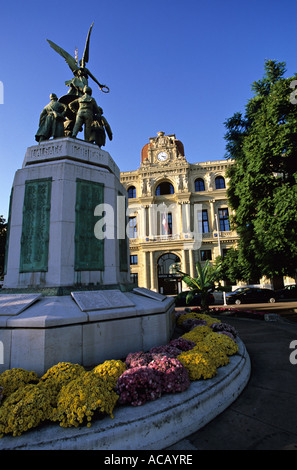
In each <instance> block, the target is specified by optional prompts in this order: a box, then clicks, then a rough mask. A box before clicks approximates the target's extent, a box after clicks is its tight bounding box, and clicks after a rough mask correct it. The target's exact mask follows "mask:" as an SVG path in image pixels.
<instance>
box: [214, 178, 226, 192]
mask: <svg viewBox="0 0 297 470" xmlns="http://www.w3.org/2000/svg"><path fill="white" fill-rule="evenodd" d="M215 182H216V189H224V188H225V187H226V186H225V179H224V178H223V176H217V177H216V180H215Z"/></svg>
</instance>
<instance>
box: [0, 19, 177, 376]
mask: <svg viewBox="0 0 297 470" xmlns="http://www.w3.org/2000/svg"><path fill="white" fill-rule="evenodd" d="M92 26H93V25H92ZM92 26H91V27H90V29H89V32H88V35H87V39H86V45H85V49H84V53H83V57H82V59H81V60H80V61H79V62H78V59H77V57H75V58H74V57H72V56H71V55H70V54H68V53H67V52H66V51H65V50H64V49H62V48H61V47H59V46H57V45H56V44H55V43H53V42H52V41H49V40H48V43H49V44H50V46H51V47H52V48H53V49H54V50H55V51H56V52H57V53H58V54H59V55H60V56H62V57H63V58H64V59H65V60H66V63H67V64H68V66H69V67H70V69H71V71H72V74H73V77H72V78H71V79H70V80H68V81H66V82H65V85H66V86H67V87H68V90H66V93H65V95H64V96H61V97H59V98H58V97H57V95H56V94H55V93H54V92H53V91H52V90H49V95H50V101H49V103H48V104H47V105H45V106H44V103H43V106H44V108H43V109H42V106H41V109H42V111H41V114H40V117H39V123H38V117H36V128H37V130H36V135H35V140H36V141H37V144H36V145H33V146H30V147H28V148H27V150H26V152H25V158H24V161H23V165H22V168H21V169H19V170H17V171H16V174H15V178H14V182H13V187H12V191H11V197H10V209H9V218H8V236H7V247H6V262H5V277H4V284H3V289H2V292H1V295H0V322H1V323H0V341H1V344H2V345H3V361H2V364H0V372H3V371H4V370H6V369H11V368H14V367H20V368H24V369H29V370H34V371H36V373H38V374H43V373H44V372H45V371H46V370H47V369H48V368H49V367H51V366H52V365H54V364H56V363H58V362H60V361H69V362H77V363H80V364H81V365H83V366H91V365H93V364H96V363H99V362H101V361H104V360H107V359H112V358H114V357H123V356H125V355H126V354H127V353H129V352H130V351H131V348H133V349H135V350H137V349H139V350H147V349H149V348H151V347H153V346H155V345H160V344H163V343H164V342H165V343H166V342H167V341H168V340H169V339H170V337H171V334H172V329H173V326H174V305H173V300H172V299H170V298H168V297H165V296H162V295H160V294H158V293H156V292H152V291H148V290H147V289H142V288H138V287H136V286H135V285H133V284H132V283H131V282H130V272H129V261H128V260H129V243H128V239H127V233H126V223H127V219H126V208H127V193H126V190H125V188H124V187H123V186H122V184H121V183H120V170H119V167H118V165H117V164H116V163H115V162H114V160H113V159H112V157H111V156H110V154H109V153H108V152H106V151H104V150H102V148H101V147H102V146H104V145H105V141H106V136H108V138H109V139H110V140H112V130H111V127H110V125H109V123H108V121H107V119H106V118H105V116H104V114H103V110H102V108H101V107H100V105H99V104H98V102H97V97H95V96H96V93H93V89H94V87H93V89H92V88H91V83H90V82H91V81H92V86H93V84H95V86H96V88H97V86H98V87H99V89H100V90H101V91H102V92H107V93H108V92H109V88H108V87H107V86H106V85H102V84H101V83H99V82H98V81H97V79H96V78H95V77H94V76H93V75H92V73H91V72H90V71H89V69H88V68H87V67H86V64H87V63H88V61H89V48H90V35H91V30H92ZM90 79H91V80H90ZM53 85H54V84H53ZM80 132H83V138H81V137H80V134H79V133H80ZM107 208H109V209H110V208H111V209H112V210H110V211H108V210H107ZM107 213H108V216H107ZM110 214H111V215H112V216H111V215H110Z"/></svg>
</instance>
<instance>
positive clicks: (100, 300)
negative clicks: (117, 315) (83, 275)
mask: <svg viewBox="0 0 297 470" xmlns="http://www.w3.org/2000/svg"><path fill="white" fill-rule="evenodd" d="M71 295H72V298H73V299H74V300H75V302H76V303H77V305H78V306H79V308H80V309H81V311H82V312H90V311H94V310H105V309H111V308H125V307H135V304H134V303H133V302H132V300H130V299H129V298H128V297H127V296H126V295H125V294H124V293H123V292H121V291H120V290H106V291H95V292H94V291H88V292H86V291H84V292H71Z"/></svg>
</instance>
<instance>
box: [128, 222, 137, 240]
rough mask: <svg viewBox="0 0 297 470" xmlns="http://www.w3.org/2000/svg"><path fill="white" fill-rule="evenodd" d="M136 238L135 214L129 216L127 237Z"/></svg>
mask: <svg viewBox="0 0 297 470" xmlns="http://www.w3.org/2000/svg"><path fill="white" fill-rule="evenodd" d="M130 238H137V218H136V216H133V217H129V239H130Z"/></svg>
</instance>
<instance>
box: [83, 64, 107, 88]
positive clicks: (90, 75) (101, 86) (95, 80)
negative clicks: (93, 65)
mask: <svg viewBox="0 0 297 470" xmlns="http://www.w3.org/2000/svg"><path fill="white" fill-rule="evenodd" d="M86 71H87V73H88V75H89V77H91V79H92V80H94V82H95V83H97V85H98V86H99V88H100V90H101V91H104V90H103V88H106V91H105V92H104V93H109V88H108V86H107V85H102V84H101V83H99V82H98V80H97V79H96V78H95V77H94V75H93V74H92V73H91V72H90V71H89V69H86Z"/></svg>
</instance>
